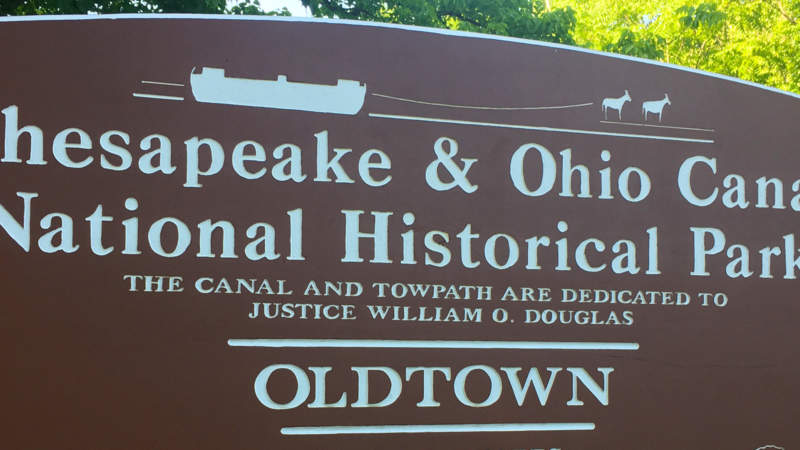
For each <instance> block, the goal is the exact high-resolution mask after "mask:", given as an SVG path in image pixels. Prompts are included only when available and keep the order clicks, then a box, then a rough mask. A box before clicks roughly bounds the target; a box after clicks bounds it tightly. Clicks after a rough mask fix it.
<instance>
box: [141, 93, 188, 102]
mask: <svg viewBox="0 0 800 450" xmlns="http://www.w3.org/2000/svg"><path fill="white" fill-rule="evenodd" d="M133 96H134V97H143V98H156V99H159V100H178V101H181V100H183V97H175V96H172V95H155V94H140V93H138V92H134V93H133Z"/></svg>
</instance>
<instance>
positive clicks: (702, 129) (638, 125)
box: [600, 120, 714, 133]
mask: <svg viewBox="0 0 800 450" xmlns="http://www.w3.org/2000/svg"><path fill="white" fill-rule="evenodd" d="M600 123H608V124H611V125H632V126H635V127H652V128H667V129H671V130H689V131H706V132H709V133H713V132H714V130H712V129H710V128H690V127H675V126H671V125H654V124H652V123H636V122H615V121H613V120H601V121H600Z"/></svg>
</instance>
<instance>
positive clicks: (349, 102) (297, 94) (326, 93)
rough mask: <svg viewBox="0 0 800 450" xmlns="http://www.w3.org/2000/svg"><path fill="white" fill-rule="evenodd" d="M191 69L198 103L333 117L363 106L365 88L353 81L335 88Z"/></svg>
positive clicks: (333, 86) (357, 109)
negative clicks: (330, 115)
mask: <svg viewBox="0 0 800 450" xmlns="http://www.w3.org/2000/svg"><path fill="white" fill-rule="evenodd" d="M195 72H196V69H192V73H191V74H190V77H189V78H190V80H189V81H190V84H191V87H192V94H194V98H195V99H196V100H197V101H198V102H204V103H219V104H224V105H239V106H253V107H258V108H277V109H291V110H298V111H312V112H320V113H332V114H348V115H354V114H357V113H358V112H359V111H360V110H361V107H362V106H363V105H364V97H365V96H366V92H367V86H366V84H365V83H361V82H359V81H354V80H342V79H339V80H337V82H336V84H335V85H326V84H313V83H299V82H294V81H287V79H286V75H278V77H277V79H276V80H258V79H250V78H233V77H226V76H225V69H220V68H215V67H202V68H201V69H200V72H199V73H195Z"/></svg>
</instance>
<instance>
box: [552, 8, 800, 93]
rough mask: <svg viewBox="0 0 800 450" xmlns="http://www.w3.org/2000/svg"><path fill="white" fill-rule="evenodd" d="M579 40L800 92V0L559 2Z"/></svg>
mask: <svg viewBox="0 0 800 450" xmlns="http://www.w3.org/2000/svg"><path fill="white" fill-rule="evenodd" d="M554 3H556V4H557V5H562V6H566V5H569V6H571V7H572V8H574V9H575V11H576V14H577V22H576V26H575V29H574V31H573V36H574V38H575V41H576V43H577V44H578V45H581V46H585V47H590V48H594V49H597V50H605V51H611V52H616V53H622V54H626V55H631V56H639V57H643V58H651V59H658V60H661V61H664V62H669V63H673V64H678V65H682V66H688V67H693V68H697V69H702V70H707V71H710V72H717V73H722V74H725V75H730V76H734V77H737V78H742V79H745V80H750V81H754V82H757V83H762V84H766V85H769V86H775V87H778V88H781V89H785V90H789V91H795V92H800V23H798V21H800V0H555V1H554Z"/></svg>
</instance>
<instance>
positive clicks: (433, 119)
mask: <svg viewBox="0 0 800 450" xmlns="http://www.w3.org/2000/svg"><path fill="white" fill-rule="evenodd" d="M369 116H370V117H378V118H382V119H398V120H412V121H417V122H434V123H452V124H456V125H474V126H479V127H494V128H513V129H518V130H535V131H551V132H554V133H570V134H588V135H594V136H614V137H626V138H635V139H653V140H657V141H680V142H698V143H701V144H713V143H714V140H713V139H696V138H684V137H676V136H656V135H650V134H632V133H615V132H611V131H597V130H579V129H572V128H554V127H541V126H534V125H515V124H510V123H497V122H475V121H472V120H456V119H439V118H436V117H421V116H401V115H395V114H379V113H369Z"/></svg>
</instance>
